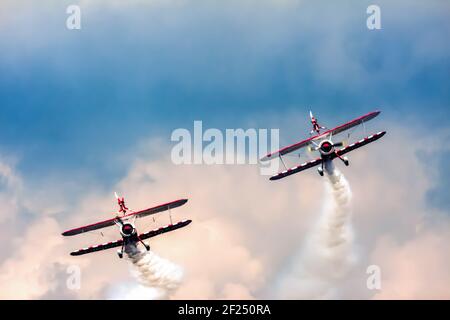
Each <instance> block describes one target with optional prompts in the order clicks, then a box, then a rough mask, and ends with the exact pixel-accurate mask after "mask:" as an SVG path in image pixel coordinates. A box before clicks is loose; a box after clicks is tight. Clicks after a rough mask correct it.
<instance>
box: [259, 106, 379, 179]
mask: <svg viewBox="0 0 450 320" xmlns="http://www.w3.org/2000/svg"><path fill="white" fill-rule="evenodd" d="M379 114H380V111H373V112H370V113H368V114H365V115H363V116H361V117H359V118H356V119H353V120H351V121H349V122H347V123H344V124H342V125H340V126H337V127H335V128H333V129H327V128H326V127H322V126H321V125H319V123H318V121H317V119H316V118H315V117H314V116H313V114H312V112H311V111H310V112H309V116H310V120H311V124H312V130H311V132H310V137H309V138H308V139H305V140H303V141H300V142H297V143H294V144H293V145H290V146H287V147H285V148H282V149H280V150H278V151H275V152H272V153H269V154H268V155H266V156H265V157H263V158H261V161H268V160H272V159H276V158H277V157H278V158H279V159H280V161H281V163H282V164H283V166H284V169H285V170H284V171H282V172H279V173H277V174H276V175H274V176H272V177H270V180H279V179H282V178H285V177H287V176H290V175H293V174H295V173H298V172H301V171H303V170H306V169H309V168H312V167H315V166H318V168H317V171H318V173H319V174H320V175H321V176H323V175H324V172H327V173H328V174H331V172H332V171H333V169H334V166H333V163H332V161H333V160H334V159H336V158H338V159H340V160H341V161H342V162H343V163H344V164H345V165H346V166H348V165H349V160H348V158H347V157H346V156H344V154H346V153H348V152H350V151H353V150H355V149H358V148H360V147H362V146H365V145H367V144H369V143H371V142H374V141H376V140H378V139H380V138H381V137H382V136H384V135H385V134H386V131H380V132H377V133H374V134H371V135H368V136H367V135H366V136H365V137H364V138H363V139H361V140H358V141H356V142H354V143H351V144H348V145H344V142H343V141H338V142H333V137H334V136H335V135H337V134H340V133H342V132H344V131H347V130H349V129H351V128H354V127H356V126H359V125H362V126H363V127H364V133H365V131H366V128H365V123H366V122H367V121H369V120H372V119H373V118H375V117H376V116H378V115H379ZM302 148H308V150H309V151H318V152H319V154H320V156H319V157H317V158H315V159H313V160H310V161H306V162H304V163H302V164H300V165H298V166H295V167H292V168H289V169H288V168H287V167H286V164H285V162H284V161H283V156H284V155H287V154H291V153H293V152H294V151H297V150H299V149H302Z"/></svg>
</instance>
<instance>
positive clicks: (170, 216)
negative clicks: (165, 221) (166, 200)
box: [169, 207, 173, 225]
mask: <svg viewBox="0 0 450 320" xmlns="http://www.w3.org/2000/svg"><path fill="white" fill-rule="evenodd" d="M169 219H170V224H171V225H172V224H173V222H172V210H170V207H169Z"/></svg>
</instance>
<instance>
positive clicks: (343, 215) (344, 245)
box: [277, 169, 355, 299]
mask: <svg viewBox="0 0 450 320" xmlns="http://www.w3.org/2000/svg"><path fill="white" fill-rule="evenodd" d="M326 176H327V177H328V180H327V185H326V197H325V203H324V207H323V212H322V214H321V215H320V217H319V221H318V223H317V225H316V226H315V228H314V229H313V230H312V233H311V234H310V235H309V236H308V238H307V241H306V243H305V245H304V247H303V250H302V251H301V253H300V254H299V255H297V256H296V257H294V259H293V261H292V263H291V264H290V266H289V269H288V272H287V273H285V274H284V275H282V276H281V278H280V279H281V280H280V281H279V283H278V288H277V289H278V293H279V296H280V298H284V299H330V298H338V292H337V290H336V289H337V286H338V284H339V281H342V279H344V277H345V276H346V275H347V274H348V272H349V271H350V270H351V267H352V266H353V265H354V262H355V254H354V252H353V251H354V250H353V248H352V246H353V231H352V225H351V198H352V193H351V190H350V186H349V184H348V182H347V180H346V179H345V177H344V176H343V175H342V174H341V173H340V172H339V171H338V170H337V169H335V170H332V171H331V172H330V174H327V175H326Z"/></svg>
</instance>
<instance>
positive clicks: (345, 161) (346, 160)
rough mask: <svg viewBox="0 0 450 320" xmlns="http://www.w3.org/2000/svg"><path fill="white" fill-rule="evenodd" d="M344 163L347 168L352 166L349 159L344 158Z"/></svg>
mask: <svg viewBox="0 0 450 320" xmlns="http://www.w3.org/2000/svg"><path fill="white" fill-rule="evenodd" d="M342 161H343V162H344V164H345V165H346V166H347V167H348V165H349V164H350V163H349V161H348V158H347V157H344V158H343V159H342Z"/></svg>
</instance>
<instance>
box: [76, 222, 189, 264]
mask: <svg viewBox="0 0 450 320" xmlns="http://www.w3.org/2000/svg"><path fill="white" fill-rule="evenodd" d="M191 222H192V220H183V221H180V222H177V223H175V224H169V225H167V226H164V227H161V228H158V229H154V230H152V231H149V232H146V233H142V234H140V235H139V238H140V239H141V240H145V239H148V238H151V237H155V236H157V235H160V234H163V233H166V232H170V231H174V230H177V229H180V228H183V227H185V226H187V225H188V224H190V223H191ZM122 244H123V240H122V239H120V240H117V241H112V242H107V243H103V244H98V245H95V246H90V247H88V248H83V249H80V250H77V251H74V252H71V253H70V255H72V256H81V255H83V254H86V253H91V252H97V251H102V250H107V249H111V248H115V247H120V246H122Z"/></svg>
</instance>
